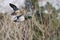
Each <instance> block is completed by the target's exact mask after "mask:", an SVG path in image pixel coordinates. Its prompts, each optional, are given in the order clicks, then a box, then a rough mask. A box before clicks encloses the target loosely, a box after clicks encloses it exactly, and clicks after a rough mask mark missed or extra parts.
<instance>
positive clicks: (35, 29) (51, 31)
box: [0, 14, 60, 40]
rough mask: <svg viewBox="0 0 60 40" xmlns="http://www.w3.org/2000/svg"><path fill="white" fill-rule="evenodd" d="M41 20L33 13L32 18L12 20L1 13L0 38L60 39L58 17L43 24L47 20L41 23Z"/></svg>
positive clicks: (3, 39)
mask: <svg viewBox="0 0 60 40" xmlns="http://www.w3.org/2000/svg"><path fill="white" fill-rule="evenodd" d="M48 17H49V16H48ZM45 19H46V17H45ZM39 20H40V19H39ZM39 20H36V16H35V14H33V15H32V19H28V20H25V21H24V22H12V21H11V20H10V16H9V15H7V14H0V40H60V29H59V28H60V22H59V21H58V20H57V19H55V18H52V19H50V20H49V21H47V22H49V23H48V24H47V25H45V24H43V22H45V21H41V22H42V23H39Z"/></svg>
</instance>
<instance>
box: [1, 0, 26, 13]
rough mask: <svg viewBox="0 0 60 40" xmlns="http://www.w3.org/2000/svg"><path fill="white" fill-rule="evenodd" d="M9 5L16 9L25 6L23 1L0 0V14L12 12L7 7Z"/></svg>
mask: <svg viewBox="0 0 60 40" xmlns="http://www.w3.org/2000/svg"><path fill="white" fill-rule="evenodd" d="M9 3H13V4H15V5H16V6H17V7H18V8H19V7H24V6H25V0H0V12H1V13H5V12H8V13H11V12H13V9H12V8H11V7H10V6H9Z"/></svg>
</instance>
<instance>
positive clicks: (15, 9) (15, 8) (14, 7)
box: [9, 3, 18, 11]
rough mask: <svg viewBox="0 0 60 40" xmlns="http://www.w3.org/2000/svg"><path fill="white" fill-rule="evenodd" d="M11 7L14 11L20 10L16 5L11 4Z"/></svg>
mask: <svg viewBox="0 0 60 40" xmlns="http://www.w3.org/2000/svg"><path fill="white" fill-rule="evenodd" d="M9 5H10V7H12V8H13V10H14V11H17V10H18V8H17V7H16V6H15V5H14V4H11V3H9Z"/></svg>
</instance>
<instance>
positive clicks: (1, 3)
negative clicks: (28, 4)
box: [0, 0, 60, 13]
mask: <svg viewBox="0 0 60 40" xmlns="http://www.w3.org/2000/svg"><path fill="white" fill-rule="evenodd" d="M47 1H48V2H49V3H50V4H52V5H53V7H55V8H56V9H57V10H58V9H60V1H59V0H38V3H39V6H44V5H45V4H46V3H47ZM9 3H13V4H15V5H16V6H17V7H18V8H19V7H24V6H25V0H0V12H2V13H5V12H9V13H11V12H12V11H13V10H12V8H11V7H10V6H9Z"/></svg>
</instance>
